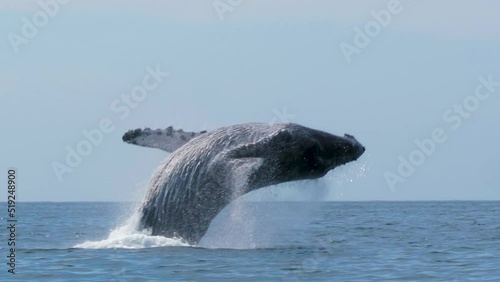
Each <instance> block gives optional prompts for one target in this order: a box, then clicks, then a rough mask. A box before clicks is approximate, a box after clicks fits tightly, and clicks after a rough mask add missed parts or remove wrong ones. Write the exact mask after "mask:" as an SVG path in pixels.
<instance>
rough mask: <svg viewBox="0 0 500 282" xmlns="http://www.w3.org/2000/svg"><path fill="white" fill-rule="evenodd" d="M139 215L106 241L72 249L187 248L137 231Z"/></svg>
mask: <svg viewBox="0 0 500 282" xmlns="http://www.w3.org/2000/svg"><path fill="white" fill-rule="evenodd" d="M139 217H140V215H139V213H138V212H134V214H133V215H132V216H131V217H130V218H129V219H128V220H127V222H126V223H125V224H124V225H123V226H121V227H118V228H116V229H114V230H112V231H111V233H110V234H109V236H108V238H107V239H104V240H102V241H87V242H84V243H81V244H78V245H75V246H74V248H82V249H113V248H118V249H142V248H156V247H188V246H190V245H189V244H187V243H186V242H184V241H183V240H181V239H177V238H166V237H163V236H151V233H150V231H148V230H141V231H139V229H138V223H139Z"/></svg>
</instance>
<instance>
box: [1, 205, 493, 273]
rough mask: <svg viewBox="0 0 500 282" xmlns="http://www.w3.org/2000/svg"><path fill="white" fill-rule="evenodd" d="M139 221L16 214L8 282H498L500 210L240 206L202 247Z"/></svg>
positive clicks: (221, 219)
mask: <svg viewBox="0 0 500 282" xmlns="http://www.w3.org/2000/svg"><path fill="white" fill-rule="evenodd" d="M0 210H5V211H6V206H5V203H2V204H1V205H0ZM134 210H135V208H134V204H128V203H19V204H18V210H17V217H18V222H17V225H16V227H17V228H16V235H17V238H16V240H17V241H16V274H10V273H8V272H7V270H8V269H9V266H8V265H7V262H8V258H7V257H6V256H7V254H8V246H7V239H8V236H9V234H8V230H7V228H6V226H7V222H6V219H5V217H3V218H2V221H1V222H2V228H1V233H0V238H2V239H1V240H2V241H0V247H1V250H0V251H1V252H2V255H1V257H0V262H1V263H0V268H2V269H0V270H1V274H0V280H1V281H500V202H247V201H237V202H236V203H233V204H232V205H231V206H229V207H227V208H226V209H224V211H223V212H222V213H221V214H220V215H219V216H218V217H217V218H216V219H215V220H214V222H213V223H212V225H211V227H210V229H209V231H208V233H207V234H206V236H205V237H204V238H203V239H202V241H201V242H200V244H199V245H198V246H189V245H188V244H186V243H184V242H183V241H182V240H179V239H174V238H164V237H161V236H149V234H148V233H147V231H142V232H139V231H137V230H136V228H135V226H136V223H137V218H138V216H137V214H136V213H134Z"/></svg>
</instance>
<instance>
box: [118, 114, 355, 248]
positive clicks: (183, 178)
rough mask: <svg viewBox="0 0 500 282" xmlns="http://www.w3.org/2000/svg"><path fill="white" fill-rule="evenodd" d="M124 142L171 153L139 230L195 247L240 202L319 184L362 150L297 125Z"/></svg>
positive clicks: (128, 137)
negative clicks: (289, 186) (279, 187)
mask: <svg viewBox="0 0 500 282" xmlns="http://www.w3.org/2000/svg"><path fill="white" fill-rule="evenodd" d="M122 139H123V141H124V142H126V143H129V144H134V145H138V146H144V147H151V148H157V149H161V150H164V151H167V152H171V153H172V154H170V156H169V157H168V158H167V159H166V161H165V162H164V163H163V164H162V165H161V166H160V167H159V168H158V169H157V171H156V172H155V174H154V175H153V177H152V179H151V181H150V184H149V186H150V187H149V191H148V192H147V194H146V196H145V199H144V200H143V202H142V203H141V206H140V214H141V219H140V225H141V226H140V227H141V228H142V229H146V230H150V231H151V233H152V234H151V235H161V236H165V237H170V238H172V237H174V238H181V239H183V240H185V241H187V242H188V243H189V244H191V245H196V244H197V243H198V242H199V241H200V239H201V238H202V237H203V235H204V234H205V233H206V232H207V230H208V227H209V225H210V223H211V221H212V220H213V219H214V218H215V217H216V216H217V214H218V213H219V212H220V211H221V210H222V209H223V208H224V207H225V206H227V205H228V204H229V203H230V202H231V201H233V200H235V199H236V198H238V197H240V196H242V195H244V194H246V193H248V192H250V191H253V190H256V189H259V188H262V187H266V186H270V185H274V184H279V183H283V182H288V181H296V180H305V179H316V178H320V177H322V176H324V175H325V174H326V173H328V171H330V170H332V169H334V168H335V167H338V166H340V165H344V164H346V163H349V162H352V161H355V160H357V159H358V158H359V157H360V156H361V155H362V154H363V153H364V151H365V147H363V146H362V145H361V144H360V143H359V142H358V141H357V140H356V139H355V138H354V137H353V136H352V135H349V134H345V135H344V136H336V135H332V134H329V133H327V132H323V131H319V130H316V129H312V128H307V127H304V126H301V125H298V124H294V123H285V124H274V125H269V124H263V123H262V124H261V123H247V124H240V125H232V126H227V127H222V128H219V129H216V130H213V131H210V132H206V131H202V132H184V131H182V130H174V129H173V128H172V127H168V128H166V129H156V130H152V129H149V128H146V129H144V130H142V129H136V130H130V131H128V132H127V133H125V134H124V135H123V137H122Z"/></svg>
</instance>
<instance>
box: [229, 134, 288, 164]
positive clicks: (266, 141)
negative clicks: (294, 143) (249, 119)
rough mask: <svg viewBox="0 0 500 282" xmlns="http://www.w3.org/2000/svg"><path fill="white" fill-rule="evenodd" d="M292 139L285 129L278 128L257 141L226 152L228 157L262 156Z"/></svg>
mask: <svg viewBox="0 0 500 282" xmlns="http://www.w3.org/2000/svg"><path fill="white" fill-rule="evenodd" d="M291 139H292V135H291V134H290V132H288V131H287V130H280V131H278V132H275V133H273V134H271V135H269V136H266V137H264V138H262V139H260V140H259V141H257V142H254V143H250V144H245V145H241V146H238V147H236V148H234V149H232V150H230V151H229V152H228V153H227V156H228V157H230V158H235V159H238V158H264V157H265V156H266V155H267V154H269V152H270V151H272V150H276V149H279V148H280V147H282V146H283V144H286V143H287V142H286V141H289V140H291Z"/></svg>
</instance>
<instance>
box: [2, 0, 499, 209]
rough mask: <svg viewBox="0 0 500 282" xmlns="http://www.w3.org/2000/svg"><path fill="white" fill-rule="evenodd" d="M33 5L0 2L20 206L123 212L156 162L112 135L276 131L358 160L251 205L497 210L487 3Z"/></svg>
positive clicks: (224, 0) (491, 30) (495, 52)
mask: <svg viewBox="0 0 500 282" xmlns="http://www.w3.org/2000/svg"><path fill="white" fill-rule="evenodd" d="M63 2H64V3H63ZM123 2H128V3H123ZM333 2H335V3H333ZM40 3H46V5H45V6H44V7H42V6H43V5H42V6H40V4H38V1H20V0H3V1H1V2H0V36H2V38H3V39H2V40H0V129H1V130H2V138H1V141H0V177H4V178H6V174H7V169H8V168H9V167H16V168H17V169H18V177H19V187H18V189H19V190H18V195H19V198H20V199H21V200H25V201H133V200H136V199H137V198H138V197H140V195H141V194H142V193H143V191H144V187H145V186H146V184H147V182H148V181H149V178H150V176H151V174H152V173H153V171H154V170H155V169H156V168H157V167H158V165H159V163H160V162H161V161H162V160H163V159H164V158H165V157H167V154H166V153H165V152H162V151H159V150H154V149H148V148H140V147H135V146H131V145H127V144H125V143H123V142H122V141H121V136H122V134H123V133H124V132H126V131H127V130H128V129H133V128H137V127H145V126H148V127H152V128H158V127H161V128H165V127H167V126H170V125H173V126H174V127H176V128H183V129H184V130H192V131H199V130H203V129H207V130H211V129H215V128H217V127H220V126H224V125H230V124H237V123H244V122H266V123H268V122H272V121H280V119H281V118H283V117H286V118H287V119H288V120H289V121H292V122H296V123H299V124H303V125H306V126H310V127H313V128H317V129H321V130H324V131H328V132H331V133H334V134H343V133H350V134H352V135H354V136H355V137H356V138H357V139H358V140H359V141H360V142H362V143H363V144H364V145H365V146H366V148H367V151H366V153H365V155H364V156H363V157H362V158H361V159H360V160H359V161H358V162H357V163H355V164H352V165H349V166H346V167H343V168H340V169H338V170H336V171H334V172H333V173H331V174H329V175H328V176H327V177H326V179H323V180H321V181H313V182H308V183H300V184H299V185H297V184H295V185H285V186H284V187H278V188H273V189H268V190H264V191H261V192H259V193H257V194H256V195H253V197H254V198H256V199H270V200H276V199H281V200H283V199H284V200H300V199H323V200H324V199H327V200H433V199H434V200H456V199H458V200H467V199H470V200H500V191H499V189H500V177H499V176H500V166H499V165H498V160H499V159H500V149H498V144H499V142H498V140H499V139H500V130H499V123H500V111H499V109H500V52H499V50H500V29H499V28H498V27H499V26H500V17H498V13H499V12H500V2H498V1H451V0H449V1H439V2H436V1H413V2H411V1H347V0H346V1H327V0H324V1H290V0H286V1H285V0H281V1H267V0H266V1H264V0H262V1H258V0H252V1H250V0H248V1H245V0H242V1H237V0H220V1H211V0H209V1H200V0H196V1H195V0H191V1H186V0H182V1H181V0H178V1H140V2H139V1H134V2H133V3H134V4H132V1H117V0H115V1H88V0H86V1H79V0H73V1H68V0H65V1H63V0H60V2H55V0H51V1H49V0H42V1H40ZM54 3H56V4H54ZM139 3H140V4H139ZM217 9H218V10H217ZM381 10H384V11H383V12H380V11H381ZM388 15H389V16H388ZM389 17H390V19H389ZM377 18H378V20H379V22H380V23H376V22H375V20H376V19H377ZM366 28H367V29H368V31H366ZM361 33H362V34H361ZM367 33H369V35H367ZM342 46H344V47H342ZM346 46H348V47H346ZM346 48H347V49H346ZM343 50H344V51H343ZM346 50H349V52H351V53H350V55H348V56H346V55H345V54H344V53H345V52H346ZM157 68H158V69H159V70H160V73H158V72H157V71H155V69H157ZM152 72H157V74H156V75H153V76H152V75H151V73H152ZM161 72H165V73H169V75H168V76H166V75H164V74H162V73H161ZM155 77H156V79H155ZM480 77H482V78H480ZM488 81H490V82H488ZM146 88H148V89H147V90H146V92H145V93H146V94H145V95H144V93H143V92H141V89H142V90H144V89H146ZM132 92H134V93H135V94H136V97H139V99H138V100H133V101H128V100H126V99H127V98H126V97H130V94H131V93H132ZM137 93H139V94H137ZM123 95H125V96H123ZM137 95H138V96H137ZM124 97H125V98H124ZM124 99H125V100H124ZM139 100H140V101H139ZM464 103H465V105H464V106H460V105H463V104H464ZM101 123H104V125H102V124H101ZM100 126H103V127H104V128H106V129H107V132H106V133H103V135H102V136H103V137H102V141H101V140H100V138H97V139H96V140H97V141H96V140H93V141H94V143H95V144H91V141H92V140H90V141H89V140H88V138H87V137H86V136H85V134H84V132H95V131H96V130H100ZM87 135H88V134H87ZM95 136H97V135H95ZM433 137H434V140H435V141H432V142H433V144H434V145H435V146H434V145H432V144H430V143H429V142H430V141H427V142H424V143H423V144H425V146H427V147H425V148H424V149H419V146H418V145H417V144H416V143H415V140H416V139H417V140H424V139H428V138H433ZM82 142H83V143H82ZM78 144H80V146H81V148H83V147H85V144H87V145H88V144H91V147H90V150H87V151H84V152H86V153H88V154H87V155H86V156H83V157H82V160H81V163H80V164H78V165H75V167H71V166H69V165H68V163H67V162H66V156H67V154H68V151H67V148H68V146H69V148H71V149H70V150H77V149H78V146H79V145H78ZM82 144H83V145H82ZM82 146H83V147H82ZM422 146H423V145H422ZM87 149H88V148H87ZM82 150H83V149H82ZM400 156H401V157H402V158H403V159H405V160H408V163H410V164H411V162H413V163H414V164H416V165H415V168H414V169H413V170H412V169H410V168H408V167H407V166H408V164H407V163H406V161H402V160H401V157H400ZM402 162H403V163H406V164H405V165H404V166H405V167H403V168H401V167H400V166H401V163H402ZM55 163H58V164H61V165H63V166H66V167H67V168H68V170H66V171H64V172H63V173H62V174H61V173H59V177H58V175H57V173H55V170H54V164H55ZM73 165H74V164H73ZM56 166H57V165H56ZM59 169H61V167H60V166H59ZM69 169H71V171H69ZM398 169H399V170H402V171H398ZM388 179H389V181H388ZM351 180H352V182H351ZM0 183H5V181H4V180H3V181H0ZM391 183H392V184H391ZM1 187H3V188H1V189H4V191H3V192H0V193H2V194H3V195H6V193H7V190H6V187H5V185H4V186H1Z"/></svg>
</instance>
